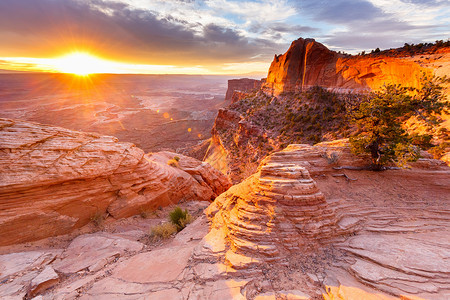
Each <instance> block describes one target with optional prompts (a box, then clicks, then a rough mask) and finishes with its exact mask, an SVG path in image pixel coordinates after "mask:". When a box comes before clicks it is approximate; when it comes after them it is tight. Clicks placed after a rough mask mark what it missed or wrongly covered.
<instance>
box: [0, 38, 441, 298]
mask: <svg viewBox="0 0 450 300" xmlns="http://www.w3.org/2000/svg"><path fill="white" fill-rule="evenodd" d="M449 67H450V50H449V49H448V47H447V48H445V47H444V48H440V49H434V50H433V51H429V52H423V53H420V54H418V55H417V57H416V56H414V55H409V56H408V55H406V54H405V53H404V52H402V51H397V52H396V51H381V52H379V53H378V52H376V53H372V54H368V55H359V56H349V55H345V54H341V53H336V52H334V51H330V50H328V49H327V48H326V47H325V46H324V45H322V44H320V43H317V42H315V41H314V40H312V39H298V40H296V41H294V42H293V43H292V45H291V47H290V48H289V49H288V51H287V52H286V53H285V54H283V55H276V56H275V58H274V61H273V62H272V65H271V66H270V69H269V72H268V76H267V79H262V80H254V79H248V78H242V79H235V80H229V81H228V90H227V93H226V95H225V100H223V98H221V99H220V101H219V99H216V98H214V97H213V99H209V100H208V99H206V98H205V97H204V96H205V94H202V96H201V97H200V96H199V98H195V97H194V98H195V99H193V98H192V99H191V100H189V101H187V103H190V104H192V107H191V108H189V113H190V114H191V116H193V115H195V114H196V113H198V112H200V111H204V110H200V107H203V106H204V105H206V104H205V103H210V104H214V108H212V109H211V112H212V111H217V116H216V118H215V120H214V124H212V122H211V118H209V117H208V122H210V125H211V126H212V130H211V133H210V136H211V138H210V140H207V139H206V138H205V136H202V137H201V138H200V137H199V138H198V139H196V141H195V143H185V144H183V147H181V148H182V149H183V151H182V152H183V153H195V156H196V157H198V158H204V161H201V160H197V159H195V158H192V157H189V156H186V155H183V154H179V153H178V152H174V151H173V150H177V149H178V147H176V142H174V143H173V144H171V143H165V144H164V146H156V145H155V144H153V142H149V143H148V144H147V143H146V142H145V139H146V138H145V136H147V135H145V136H142V137H140V138H139V144H138V145H135V144H132V143H130V140H128V139H127V137H125V139H122V136H120V135H121V134H118V135H119V136H120V137H119V139H120V141H119V139H118V138H117V137H113V136H109V135H105V134H106V133H105V132H101V133H93V132H82V131H75V130H73V129H74V128H73V126H68V127H70V129H66V128H62V127H57V126H55V125H46V124H40V123H34V122H31V121H30V120H29V118H31V117H30V116H36V115H35V114H34V113H33V111H34V109H31V110H26V109H24V110H22V109H21V108H20V107H19V104H18V103H16V104H15V105H16V106H15V107H10V105H12V104H11V103H12V102H14V101H10V102H8V101H6V102H4V103H3V104H1V103H0V106H1V105H6V106H7V107H8V109H7V110H6V112H4V113H3V114H4V115H5V114H6V115H9V116H10V117H11V116H12V117H17V116H19V113H24V114H23V116H25V118H24V119H26V120H19V119H11V118H0V298H2V299H3V298H4V299H35V300H39V299H108V300H109V299H183V300H194V299H211V300H213V299H217V300H219V299H251V300H264V299H266V300H267V299H271V300H277V299H311V300H316V299H325V300H336V299H341V300H344V299H368V300H372V299H373V300H375V299H386V300H387V299H408V300H418V299H432V300H434V299H436V300H438V299H447V298H449V297H450V284H449V282H450V269H449V267H448V259H449V258H450V251H449V249H450V244H449V240H448V238H447V237H448V236H449V234H450V232H449V228H450V210H449V208H448V201H449V195H450V185H449V182H450V180H449V179H450V167H449V166H447V165H446V163H445V162H444V161H442V160H438V159H434V158H433V156H432V155H431V154H429V153H427V152H425V151H422V153H421V154H422V157H421V158H420V159H418V160H417V161H416V162H413V163H410V164H409V165H408V166H407V168H397V167H391V168H388V169H387V170H385V171H382V172H374V171H370V170H368V169H367V168H366V166H367V164H368V161H369V159H368V157H367V156H365V155H358V156H356V155H355V154H353V153H352V152H351V150H350V147H349V142H348V139H347V137H348V135H349V132H350V131H351V128H349V126H348V124H347V120H346V119H345V117H344V115H345V110H346V104H348V103H351V102H353V101H357V100H358V97H359V96H358V95H359V93H364V92H366V91H369V90H375V89H378V88H380V87H381V86H382V85H383V84H385V83H396V84H402V85H405V84H410V85H411V86H413V87H418V86H419V85H420V81H419V80H420V76H421V74H422V73H426V74H435V75H445V74H448V71H447V70H448V68H449ZM186 84H187V85H189V84H190V83H186ZM206 86H208V87H209V85H208V84H207V85H206ZM213 90H214V89H212V90H211V89H210V90H208V91H209V92H211V93H212V91H213ZM141 92H142V91H141ZM147 92H148V91H146V92H145V94H146V95H147V96H148V94H147ZM190 92H193V91H192V90H190ZM349 92H350V93H349ZM140 97H142V94H141V95H140ZM200 98H201V99H206V101H207V102H203V103H202V102H201V101H198V100H200ZM141 100H142V99H141ZM166 100H167V99H166ZM172 100H173V99H172ZM108 101H113V100H108ZM63 102H64V101H63ZM169 102H170V101H169ZM60 103H62V102H60ZM127 103H128V104H130V105H131V103H133V101H131V102H127ZM176 103H178V104H182V103H183V101H182V97H180V98H179V99H177V101H176ZM34 104H35V103H34ZM34 104H33V105H34ZM54 104H55V103H53V104H52V105H54ZM66 104H67V103H66ZM80 104H81V103H80ZM116 104H118V103H116ZM128 104H124V103H122V104H121V105H120V106H121V108H120V109H118V110H117V112H118V114H121V113H123V112H124V111H126V110H127V109H129V108H127V106H128ZM166 104H167V103H166V101H161V103H160V102H158V101H156V102H152V101H148V103H146V105H147V106H148V107H145V108H143V107H141V106H139V105H138V106H133V110H136V111H133V113H132V114H131V115H132V116H131V117H130V116H128V117H124V118H122V117H120V118H118V120H116V121H117V122H115V121H114V124H116V123H117V124H116V125H117V126H119V125H120V124H121V123H120V122H118V121H121V122H122V125H126V126H125V127H124V128H125V129H126V130H127V132H128V131H129V132H134V130H133V129H132V128H133V126H134V125H133V126H131V125H130V124H132V123H133V122H134V121H136V120H132V119H133V118H134V117H136V116H138V115H141V117H142V119H140V118H137V119H139V120H141V121H143V123H142V124H141V125H143V127H139V128H140V129H139V130H141V129H142V130H145V126H146V124H148V123H147V122H150V121H151V122H153V121H155V122H160V121H164V120H165V119H167V118H165V117H164V116H161V115H160V114H159V112H158V109H163V108H164V109H163V110H164V112H168V111H169V110H165V108H167V107H164V106H165V105H166ZM172 104H173V103H172ZM172 104H171V105H172ZM222 104H227V105H228V104H229V105H228V106H227V107H220V106H221V105H222ZM33 105H32V107H34V108H36V107H35V106H33ZM52 105H50V106H49V107H51V108H52V111H53V110H57V105H56V106H52ZM85 105H88V106H89V105H90V104H88V103H84V104H83V105H82V106H83V107H84V106H85ZM140 105H143V102H142V101H141V102H140ZM158 105H159V106H158ZM6 106H4V107H6ZM63 107H64V109H63V110H65V109H67V107H66V106H65V105H63ZM170 107H171V108H172V109H174V108H175V106H173V105H172V106H170ZM38 111H39V112H40V113H39V114H41V113H42V111H41V110H38ZM107 111H108V113H111V112H116V110H115V109H113V110H107ZM144 111H145V112H144ZM186 111H188V109H186ZM161 112H162V111H161ZM101 115H103V114H98V112H97V113H96V114H95V116H96V118H97V117H99V116H101ZM150 115H151V116H154V117H155V119H154V120H147V117H148V116H150ZM133 116H134V117H133ZM171 116H174V115H173V114H172V113H171V115H170V116H169V117H171ZM33 118H34V117H32V118H31V119H33ZM128 118H129V119H128ZM199 118H200V117H199ZM47 119H50V118H48V117H47ZM75 119H76V118H75ZM127 119H128V121H126V120H127ZM163 119H164V120H163ZM175 119H177V118H175ZM86 120H90V121H89V122H86V123H83V122H84V121H83V122H81V123H83V124H84V125H83V126H86V127H83V128H82V129H83V130H84V129H85V128H87V129H89V131H90V130H91V129H93V128H96V127H95V126H92V125H93V124H94V123H92V122H91V121H92V119H90V117H88V118H86ZM86 120H85V121H86ZM139 120H138V121H137V123H136V122H135V123H134V124H138V123H139ZM196 120H197V119H196ZM144 121H145V122H144ZM174 121H179V120H178V119H177V120H174ZM191 121H192V120H191ZM54 122H62V123H64V122H67V123H70V122H71V121H70V118H69V119H64V118H63V119H62V120H54ZM81 123H80V124H81ZM107 123H108V124H109V122H106V123H103V125H105V124H107ZM127 124H128V125H127ZM189 124H191V123H189ZM205 124H206V123H205ZM59 125H64V124H59ZM72 125H73V124H72ZM103 125H102V126H103ZM116 125H115V126H116ZM166 125H167V124H166ZM130 126H131V127H130ZM444 126H446V125H444ZM100 127H101V126H100ZM106 127H107V126H106ZM106 127H102V128H103V129H104V128H106ZM117 128H118V127H117ZM125 129H123V128H122V129H121V130H119V131H115V132H119V133H120V132H122V133H123V130H125ZM182 130H183V132H190V131H187V128H185V127H182ZM99 131H101V130H99ZM202 132H203V131H202ZM110 133H111V134H113V133H114V132H110ZM171 133H174V132H173V131H171ZM195 133H196V134H197V133H199V132H197V131H196V132H195ZM158 134H159V135H158V136H154V137H152V138H153V139H152V141H157V140H161V139H164V138H165V134H166V133H165V131H161V132H159V133H158ZM126 136H128V135H126ZM128 137H129V136H128ZM184 138H186V137H185V136H184V137H181V139H184ZM163 142H165V141H163ZM163 142H161V143H163ZM199 142H202V143H201V144H200V143H199ZM150 144H151V145H150ZM140 145H147V146H148V147H147V146H146V147H143V148H145V149H140V147H139V146H140ZM188 146H189V147H188ZM150 148H151V149H152V151H153V150H158V152H149V149H150ZM166 148H168V149H166ZM174 148H177V149H174ZM186 149H188V150H186ZM171 150H172V151H171ZM178 150H179V149H178ZM233 184H234V185H233ZM175 207H180V208H181V209H183V210H186V212H189V213H190V214H191V216H192V219H193V222H192V223H190V224H188V225H187V226H186V227H185V228H184V229H182V230H181V231H179V232H177V233H174V234H172V235H169V236H167V237H165V238H162V239H155V238H154V236H153V233H152V232H153V230H154V228H156V227H157V226H163V225H165V224H168V219H169V215H170V214H171V212H173V210H174V208H175ZM169 222H170V221H169Z"/></svg>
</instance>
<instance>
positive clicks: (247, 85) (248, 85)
mask: <svg viewBox="0 0 450 300" xmlns="http://www.w3.org/2000/svg"><path fill="white" fill-rule="evenodd" d="M261 84H262V81H261V80H256V79H249V78H241V79H230V80H228V89H227V93H226V95H225V101H231V100H232V97H233V94H234V92H243V93H246V92H251V91H254V90H259V89H260V88H261Z"/></svg>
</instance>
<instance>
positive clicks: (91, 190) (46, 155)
mask: <svg viewBox="0 0 450 300" xmlns="http://www.w3.org/2000/svg"><path fill="white" fill-rule="evenodd" d="M179 157H180V158H181V162H183V160H187V161H189V163H188V165H189V167H187V169H186V171H188V172H186V171H183V170H182V169H180V168H176V167H172V166H169V165H167V163H161V162H157V161H156V160H152V159H150V158H151V156H150V158H149V156H145V155H144V152H143V151H142V150H141V149H139V148H137V147H135V146H134V145H133V144H130V143H120V142H118V140H117V138H114V137H110V136H101V135H98V134H94V133H83V132H77V131H72V130H68V129H64V128H59V127H53V126H47V125H42V124H37V123H31V122H24V121H19V120H11V119H0V246H2V245H11V244H17V243H22V242H26V241H32V240H38V239H42V238H45V237H48V236H55V235H60V234H65V233H69V232H71V231H73V230H74V229H75V228H79V227H81V226H83V225H86V224H87V223H89V222H91V221H94V222H97V223H99V222H101V221H102V220H103V219H104V218H105V217H106V216H107V215H110V216H112V217H113V218H124V217H129V216H132V215H135V214H139V213H141V212H146V211H152V210H155V209H157V208H158V207H161V206H167V205H168V204H172V203H178V202H179V201H180V200H205V201H211V200H212V199H213V198H214V196H215V195H218V194H220V193H221V192H223V191H225V190H226V189H227V188H228V187H229V185H230V184H229V182H228V181H227V179H226V178H225V176H223V175H222V174H221V173H219V172H218V171H215V170H214V169H213V168H211V167H209V166H208V165H207V164H204V163H202V162H199V161H195V160H194V159H190V158H187V157H184V156H181V155H180V156H179ZM189 171H191V174H192V175H191V174H190V173H189ZM209 184H212V186H210V185H209Z"/></svg>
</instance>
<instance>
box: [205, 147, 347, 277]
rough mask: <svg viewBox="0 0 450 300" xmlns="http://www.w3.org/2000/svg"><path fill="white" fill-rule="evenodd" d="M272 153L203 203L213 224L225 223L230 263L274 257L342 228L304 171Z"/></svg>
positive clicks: (323, 239)
mask: <svg viewBox="0 0 450 300" xmlns="http://www.w3.org/2000/svg"><path fill="white" fill-rule="evenodd" d="M277 156H278V153H276V154H274V155H271V156H269V157H268V158H267V159H266V160H264V162H263V163H262V165H261V167H260V169H259V171H258V172H257V173H256V174H255V175H253V176H252V177H250V178H248V179H246V180H245V181H243V182H242V183H241V184H238V185H236V186H233V187H232V188H231V189H230V190H229V191H227V192H226V193H224V194H222V195H221V196H220V197H218V198H217V199H216V201H215V202H214V203H213V204H212V205H211V206H210V207H209V208H208V212H207V213H208V214H209V216H210V217H211V218H212V219H213V221H212V224H213V225H212V226H213V227H214V228H216V229H219V228H220V227H225V228H226V229H225V231H226V233H225V235H226V238H227V240H228V241H229V244H230V245H229V246H230V250H229V251H228V252H227V254H226V258H227V260H228V262H229V263H230V264H231V265H232V266H233V267H235V268H242V267H244V266H248V264H251V263H255V262H261V261H265V262H268V261H279V260H280V259H283V258H285V257H287V256H289V255H290V254H292V253H294V252H296V251H299V249H307V248H311V247H314V246H315V245H317V244H326V243H328V242H329V241H331V240H333V238H335V237H336V236H339V235H342V234H345V233H346V231H347V229H345V228H344V227H340V226H339V225H338V221H339V219H338V218H337V216H336V215H335V213H334V210H333V209H332V208H331V207H330V206H329V205H328V203H327V202H326V201H325V198H324V196H323V194H322V193H321V192H320V191H319V190H318V188H317V186H316V183H315V181H314V180H313V179H312V178H311V176H310V175H309V172H308V171H307V170H306V169H305V168H304V167H301V166H299V165H298V164H290V163H286V160H284V162H277V161H279V159H277ZM283 157H284V158H285V156H283Z"/></svg>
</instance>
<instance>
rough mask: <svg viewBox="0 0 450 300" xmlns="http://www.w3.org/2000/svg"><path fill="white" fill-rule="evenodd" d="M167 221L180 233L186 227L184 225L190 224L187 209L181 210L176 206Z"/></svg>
mask: <svg viewBox="0 0 450 300" xmlns="http://www.w3.org/2000/svg"><path fill="white" fill-rule="evenodd" d="M169 220H170V222H171V223H172V224H173V225H174V226H176V228H177V231H181V230H183V228H185V227H186V225H188V224H189V223H191V222H192V216H191V214H190V213H189V212H188V210H187V209H185V210H182V209H181V208H180V207H178V206H177V207H175V209H174V210H173V211H171V212H170V213H169Z"/></svg>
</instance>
